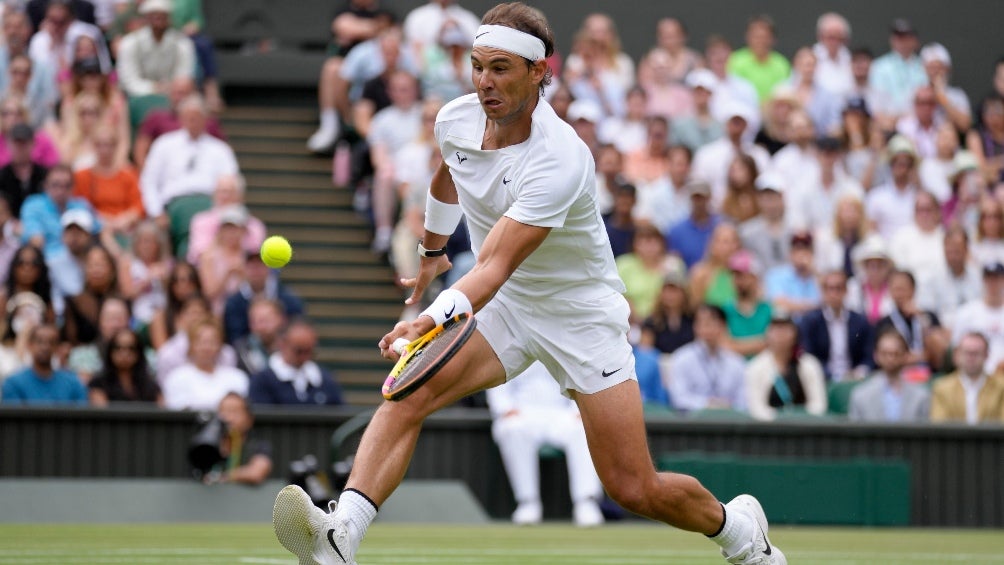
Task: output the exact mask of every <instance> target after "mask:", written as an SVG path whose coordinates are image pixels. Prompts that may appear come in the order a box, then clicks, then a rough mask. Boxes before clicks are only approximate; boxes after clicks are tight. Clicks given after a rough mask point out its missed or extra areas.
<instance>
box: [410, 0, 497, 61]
mask: <svg viewBox="0 0 1004 565" xmlns="http://www.w3.org/2000/svg"><path fill="white" fill-rule="evenodd" d="M451 21H452V22H455V23H456V25H458V26H460V29H461V30H462V31H463V32H464V34H465V35H466V36H467V37H474V35H475V34H476V33H477V31H478V26H479V25H481V21H480V18H478V17H477V16H476V15H474V13H473V12H471V11H470V10H467V9H466V8H463V7H461V6H459V5H458V4H457V3H456V2H454V1H453V0H432V1H430V2H429V3H428V4H425V5H422V6H419V7H417V8H415V9H414V10H412V11H410V12H408V15H407V16H406V17H405V19H404V38H405V40H406V41H407V43H408V46H409V47H410V48H411V52H412V53H413V54H415V55H416V56H417V55H418V54H420V53H422V49H424V48H425V46H426V45H434V44H435V43H436V42H437V41H438V40H439V33H440V31H441V30H442V29H443V25H445V24H446V23H447V22H451Z"/></svg>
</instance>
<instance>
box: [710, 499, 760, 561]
mask: <svg viewBox="0 0 1004 565" xmlns="http://www.w3.org/2000/svg"><path fill="white" fill-rule="evenodd" d="M722 512H724V513H725V523H724V524H722V529H721V531H719V532H718V533H717V534H715V535H713V536H708V537H709V538H711V541H713V542H715V543H717V544H718V545H719V546H721V548H722V549H724V550H725V553H726V554H727V555H728V556H730V557H731V556H733V555H736V554H737V553H739V552H740V551H742V550H743V548H745V547H746V546H747V545H749V543H750V540H752V539H753V532H754V530H753V521H752V519H750V517H749V516H746V515H744V514H740V513H739V512H729V511H727V510H725V506H722Z"/></svg>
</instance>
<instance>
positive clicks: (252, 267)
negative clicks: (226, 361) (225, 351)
mask: <svg viewBox="0 0 1004 565" xmlns="http://www.w3.org/2000/svg"><path fill="white" fill-rule="evenodd" d="M245 273H246V276H247V280H245V281H244V282H243V283H241V285H240V287H238V289H237V292H235V293H233V294H231V295H230V296H228V297H227V300H226V303H225V304H224V306H223V328H224V331H225V333H226V341H227V343H230V344H233V343H235V342H236V341H237V340H239V339H241V338H243V337H247V336H248V335H249V334H250V333H251V324H250V322H249V320H248V309H249V308H250V307H251V302H252V301H253V300H254V299H255V297H257V296H262V297H265V298H268V299H269V300H275V301H277V302H279V303H280V304H282V306H283V310H284V312H283V313H284V314H285V315H286V317H287V318H295V317H297V316H302V315H303V301H301V300H300V299H299V298H298V297H297V296H296V295H295V294H293V293H292V292H290V291H289V290H288V289H287V288H286V287H285V286H283V285H282V283H280V282H279V277H278V276H277V275H276V274H275V272H274V271H272V270H271V269H269V268H268V267H266V266H265V264H264V263H262V262H261V257H260V256H259V255H258V253H255V252H248V254H247V263H246V265H245Z"/></svg>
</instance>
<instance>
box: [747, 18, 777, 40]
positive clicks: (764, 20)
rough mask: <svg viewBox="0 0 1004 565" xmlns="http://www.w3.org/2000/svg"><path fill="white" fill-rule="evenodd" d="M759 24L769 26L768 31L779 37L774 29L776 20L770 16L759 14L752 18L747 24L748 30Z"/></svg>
mask: <svg viewBox="0 0 1004 565" xmlns="http://www.w3.org/2000/svg"><path fill="white" fill-rule="evenodd" d="M757 24H762V25H765V26H767V29H769V30H770V32H771V33H772V34H774V35H777V32H776V30H775V28H774V18H772V17H770V16H768V15H767V14H757V15H755V16H751V17H750V19H749V21H747V22H746V28H747V29H749V28H751V27H753V26H755V25H757Z"/></svg>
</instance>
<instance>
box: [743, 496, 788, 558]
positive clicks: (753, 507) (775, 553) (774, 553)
mask: <svg viewBox="0 0 1004 565" xmlns="http://www.w3.org/2000/svg"><path fill="white" fill-rule="evenodd" d="M732 502H738V503H739V504H742V505H743V506H745V507H746V508H748V509H749V510H750V512H751V513H752V514H753V518H754V519H755V520H756V521H757V524H758V525H759V526H760V529H761V530H763V537H764V539H765V540H766V541H767V545H769V546H770V548H771V557H773V558H774V564H775V565H788V558H787V557H785V556H784V553H782V552H781V550H780V549H779V548H778V547H777V546H776V545H774V543H773V542H771V541H770V537H769V536H767V530H768V528H769V524H768V523H767V513H765V512H764V511H763V506H761V505H760V501H759V500H757V499H756V497H755V496H752V495H749V494H740V495H739V496H737V497H735V498H733V499H732ZM730 504H731V503H730Z"/></svg>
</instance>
